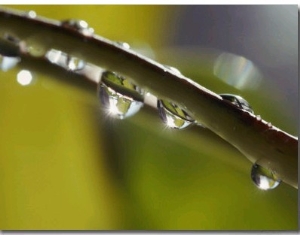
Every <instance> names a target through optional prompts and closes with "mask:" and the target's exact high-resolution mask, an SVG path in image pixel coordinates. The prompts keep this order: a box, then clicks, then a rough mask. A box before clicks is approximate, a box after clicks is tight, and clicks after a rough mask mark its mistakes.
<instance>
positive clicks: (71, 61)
mask: <svg viewBox="0 0 300 235" xmlns="http://www.w3.org/2000/svg"><path fill="white" fill-rule="evenodd" d="M85 65H86V63H85V61H83V60H81V59H79V58H77V57H71V56H67V59H66V67H67V68H68V69H69V70H72V71H79V70H82V69H83V68H84V67H85Z"/></svg>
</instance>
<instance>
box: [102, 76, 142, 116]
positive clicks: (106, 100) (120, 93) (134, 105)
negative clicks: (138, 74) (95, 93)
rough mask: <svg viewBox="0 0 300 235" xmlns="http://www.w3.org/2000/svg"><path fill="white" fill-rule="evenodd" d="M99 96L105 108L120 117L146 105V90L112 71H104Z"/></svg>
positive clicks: (132, 113)
mask: <svg viewBox="0 0 300 235" xmlns="http://www.w3.org/2000/svg"><path fill="white" fill-rule="evenodd" d="M99 97H100V100H101V103H102V105H103V106H104V109H105V110H106V111H107V112H108V113H109V114H110V115H111V116H113V117H116V118H119V119H124V118H127V117H130V116H132V115H134V114H136V113H137V112H138V111H139V110H140V109H141V107H142V106H143V105H144V91H143V90H141V89H140V88H139V87H137V86H135V85H134V84H132V83H131V82H130V81H128V79H125V78H124V77H122V76H119V75H117V74H116V73H114V72H110V71H105V72H103V73H102V76H101V80H100V83H99Z"/></svg>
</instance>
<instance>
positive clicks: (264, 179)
mask: <svg viewBox="0 0 300 235" xmlns="http://www.w3.org/2000/svg"><path fill="white" fill-rule="evenodd" d="M251 179H252V181H253V182H254V184H255V185H256V186H257V187H258V188H259V189H262V190H269V189H274V188H276V187H277V186H278V185H279V184H280V182H281V180H280V179H278V177H276V175H275V174H274V173H273V172H272V171H271V170H270V169H267V168H264V167H262V166H260V165H258V164H256V163H255V164H254V165H253V166H252V170H251Z"/></svg>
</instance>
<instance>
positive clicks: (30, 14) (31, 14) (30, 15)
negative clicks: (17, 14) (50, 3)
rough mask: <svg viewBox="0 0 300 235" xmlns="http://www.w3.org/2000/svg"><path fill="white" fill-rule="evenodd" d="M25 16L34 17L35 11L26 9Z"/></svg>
mask: <svg viewBox="0 0 300 235" xmlns="http://www.w3.org/2000/svg"><path fill="white" fill-rule="evenodd" d="M26 16H28V17H29V18H31V19H34V18H35V17H36V12H35V11H28V12H26Z"/></svg>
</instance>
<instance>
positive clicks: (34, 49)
mask: <svg viewBox="0 0 300 235" xmlns="http://www.w3.org/2000/svg"><path fill="white" fill-rule="evenodd" d="M26 51H27V53H28V54H30V55H31V56H33V57H43V56H44V55H45V54H46V52H47V51H46V49H45V48H44V47H43V46H42V45H34V44H31V43H28V44H27V48H26Z"/></svg>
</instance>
